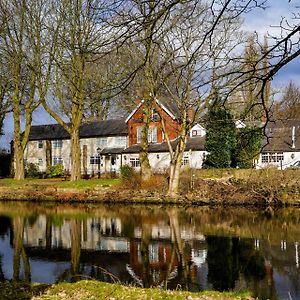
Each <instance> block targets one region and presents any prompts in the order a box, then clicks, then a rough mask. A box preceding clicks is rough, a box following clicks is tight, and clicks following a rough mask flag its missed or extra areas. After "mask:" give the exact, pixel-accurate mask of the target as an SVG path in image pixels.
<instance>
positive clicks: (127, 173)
mask: <svg viewBox="0 0 300 300" xmlns="http://www.w3.org/2000/svg"><path fill="white" fill-rule="evenodd" d="M120 172H121V178H122V180H125V181H126V180H130V179H131V178H132V177H133V175H134V173H135V172H134V169H133V167H131V166H130V165H124V166H122V167H121V169H120Z"/></svg>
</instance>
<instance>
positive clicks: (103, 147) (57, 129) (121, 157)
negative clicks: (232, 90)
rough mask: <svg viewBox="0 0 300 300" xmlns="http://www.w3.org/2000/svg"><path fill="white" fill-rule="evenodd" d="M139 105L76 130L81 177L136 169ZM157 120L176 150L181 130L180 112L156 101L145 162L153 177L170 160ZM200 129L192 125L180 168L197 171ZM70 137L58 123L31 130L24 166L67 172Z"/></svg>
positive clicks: (201, 141) (201, 147)
mask: <svg viewBox="0 0 300 300" xmlns="http://www.w3.org/2000/svg"><path fill="white" fill-rule="evenodd" d="M143 105H144V104H143V101H141V102H140V103H139V104H138V106H137V107H136V108H135V109H134V110H133V111H132V113H131V114H130V115H129V116H128V117H127V119H119V120H106V121H98V122H88V123H84V124H82V125H81V127H80V130H79V136H80V147H81V157H82V158H81V172H82V174H84V175H94V174H98V173H101V174H103V173H118V172H119V170H120V167H121V166H122V165H125V164H129V165H131V166H132V167H134V168H136V169H137V170H138V169H139V168H140V161H139V151H140V139H141V129H142V110H143ZM160 115H162V116H163V117H164V120H165V121H166V124H167V126H166V127H167V132H168V134H169V137H170V138H171V139H172V145H173V147H175V146H176V144H177V142H178V140H176V138H177V137H178V136H179V131H180V121H179V111H178V109H176V106H174V105H171V104H168V103H167V102H160V101H158V100H156V101H155V103H154V105H153V109H152V116H151V122H150V126H149V135H148V141H149V160H150V164H151V166H152V167H153V170H154V171H155V172H165V171H166V170H167V169H168V167H169V164H170V156H169V152H168V147H167V143H166V141H165V137H164V134H163V131H162V129H161V120H160ZM204 135H205V129H204V128H203V127H202V126H201V125H198V124H197V125H195V126H194V127H193V129H192V130H191V134H190V137H189V138H188V142H187V145H186V151H185V153H184V158H183V162H182V163H183V165H184V166H188V167H192V168H201V166H202V162H203V159H204V157H205V150H204ZM70 155H71V151H70V136H69V134H68V132H67V131H66V130H65V129H64V128H63V127H62V126H61V125H59V124H52V125H37V126H32V127H31V131H30V135H29V142H28V145H27V147H26V150H25V154H24V158H25V162H26V163H34V164H37V165H38V166H39V169H40V171H41V172H46V170H47V168H48V167H49V166H51V165H57V164H62V165H63V166H64V169H65V170H66V171H67V172H68V171H69V170H70V169H71V165H70V163H71V161H70Z"/></svg>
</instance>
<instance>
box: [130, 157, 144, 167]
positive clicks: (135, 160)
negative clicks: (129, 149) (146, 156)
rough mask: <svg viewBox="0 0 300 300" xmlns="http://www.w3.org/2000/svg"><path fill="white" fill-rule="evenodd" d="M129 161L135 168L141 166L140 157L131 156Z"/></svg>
mask: <svg viewBox="0 0 300 300" xmlns="http://www.w3.org/2000/svg"><path fill="white" fill-rule="evenodd" d="M129 161H130V164H131V166H132V167H133V168H138V167H140V166H141V164H140V159H139V158H138V157H131V158H130V160H129Z"/></svg>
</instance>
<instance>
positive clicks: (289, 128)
mask: <svg viewBox="0 0 300 300" xmlns="http://www.w3.org/2000/svg"><path fill="white" fill-rule="evenodd" d="M293 128H294V146H295V147H294V148H293V138H292V136H293ZM265 135H266V138H265V140H264V142H263V145H264V147H263V152H294V151H300V120H277V121H275V122H269V123H268V124H267V127H266V129H265Z"/></svg>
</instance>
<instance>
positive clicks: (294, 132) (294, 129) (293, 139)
mask: <svg viewBox="0 0 300 300" xmlns="http://www.w3.org/2000/svg"><path fill="white" fill-rule="evenodd" d="M295 136H296V127H295V126H293V127H292V148H293V149H295V147H296V145H295V139H296V138H295Z"/></svg>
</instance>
